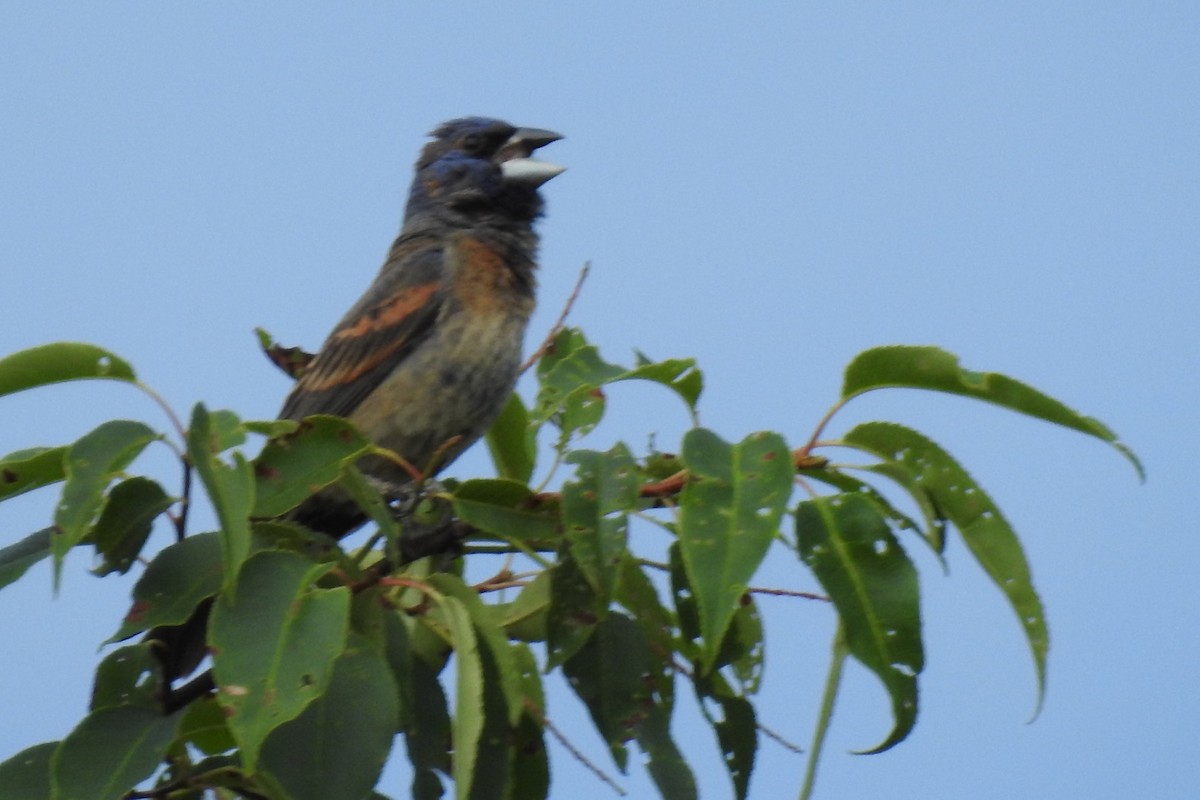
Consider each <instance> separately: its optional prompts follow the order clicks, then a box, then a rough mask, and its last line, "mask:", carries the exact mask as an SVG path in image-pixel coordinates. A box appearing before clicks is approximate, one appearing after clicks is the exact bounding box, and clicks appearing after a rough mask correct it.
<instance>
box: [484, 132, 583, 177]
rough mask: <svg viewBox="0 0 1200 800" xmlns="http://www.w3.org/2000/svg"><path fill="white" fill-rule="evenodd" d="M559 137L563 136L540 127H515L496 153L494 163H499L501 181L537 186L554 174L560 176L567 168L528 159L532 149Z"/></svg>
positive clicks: (554, 140) (555, 140)
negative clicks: (502, 177) (502, 178)
mask: <svg viewBox="0 0 1200 800" xmlns="http://www.w3.org/2000/svg"><path fill="white" fill-rule="evenodd" d="M561 138H563V137H562V134H558V133H555V132H554V131H548V130H545V129H543V128H517V130H516V131H515V132H514V133H513V135H512V136H510V137H508V141H507V142H505V143H504V144H503V146H501V148H500V150H499V151H498V152H497V153H496V160H497V161H498V162H500V172H501V174H503V175H504V179H505V180H506V181H512V182H513V183H523V184H526V185H527V186H534V187H537V186H541V185H542V184H543V183H545V182H546V181H548V180H550V179H551V178H553V177H554V176H555V175H561V174H562V173H563V172H564V171H565V170H566V167H560V166H559V165H558V164H551V163H550V162H548V161H541V160H539V159H536V158H530V156H531V155H533V151H534V150H537V149H538V148H539V147H544V146H546V145H548V144H550V143H551V142H557V141H558V140H559V139H561Z"/></svg>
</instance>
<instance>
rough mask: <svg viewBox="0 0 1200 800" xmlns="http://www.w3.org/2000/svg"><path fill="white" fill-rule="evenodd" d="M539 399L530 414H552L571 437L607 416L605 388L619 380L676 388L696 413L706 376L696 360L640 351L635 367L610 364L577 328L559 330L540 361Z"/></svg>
mask: <svg viewBox="0 0 1200 800" xmlns="http://www.w3.org/2000/svg"><path fill="white" fill-rule="evenodd" d="M538 379H539V382H540V384H541V386H540V388H539V390H538V400H537V404H536V405H535V406H534V408H533V410H532V412H531V419H532V421H533V422H534V423H536V424H541V423H543V422H546V421H548V420H551V419H553V420H554V421H555V424H556V425H557V426H558V427H559V428H560V429H561V430H562V431H563V434H564V435H566V436H570V435H572V434H574V433H575V432H579V433H581V434H586V433H587V432H588V431H590V430H591V429H592V428H594V427H595V426H596V425H597V424H598V423H599V422H600V419H601V418H602V417H603V416H604V407H605V398H604V391H603V387H604V386H606V385H608V384H611V383H617V382H620V381H631V380H647V381H652V382H654V383H658V384H661V385H663V386H666V387H667V388H669V389H671V390H672V391H673V392H675V394H677V395H678V396H679V397H680V399H682V400H683V401H684V402H685V403H686V404H687V407H688V411H689V412H691V413H693V415H694V413H695V407H696V400H697V398H698V397H699V396H700V390H701V388H702V387H703V379H702V377H701V375H700V371H699V370H698V369H696V364H695V362H694V361H692V360H691V359H667V360H666V361H661V362H652V361H650V360H649V359H647V358H646V357H645V356H643V355H641V354H639V357H638V365H637V366H636V367H634V368H633V369H629V368H627V367H622V366H619V365H617V364H611V363H609V362H607V361H605V360H604V359H603V358H601V357H600V351H599V350H598V349H597V348H596V346H595V345H593V344H589V343H588V341H587V339H585V338H584V336H583V333H581V332H580V331H579V330H578V329H575V328H565V329H563V330H562V331H560V332H559V334H558V336H557V337H556V338H555V340H554V343H553V345H552V346H551V347H550V349H549V350H548V351H547V353H546V355H545V356H544V357H543V358H542V360H541V361H540V362H539V363H538Z"/></svg>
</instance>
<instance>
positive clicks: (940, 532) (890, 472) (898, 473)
mask: <svg viewBox="0 0 1200 800" xmlns="http://www.w3.org/2000/svg"><path fill="white" fill-rule="evenodd" d="M867 469H868V470H870V471H871V472H875V473H877V474H879V475H883V476H885V477H888V478H891V479H892V480H894V481H895V482H896V483H898V484H900V486H901V487H903V488H904V489H905V490H907V491H908V493H909V494H910V495H911V496H912V498H913V500H914V501H915V502H916V504H917V507H918V508H919V509H920V510H921V514H922V515H923V517H924V519H925V527H924V528H922V527H921V526H920V525H918V524H917V522H916V520H914V519H913V518H912V517H910V516H908V515H907V514H905V513H904V512H902V511H900V510H899V509H897V508H896V507H895V506H894V505H892V503H891V501H889V500H888V499H887V498H886V497H885V496H884V495H883V494H882V493H881V492H880V491H879V490H878V489H876V488H875V487H874V486H872V485H871V484H869V483H865V482H864V481H860V480H859V479H858V478H855V477H854V476H853V475H847V474H846V473H844V472H840V471H838V470H834V469H826V468H820V469H804V470H800V473H799V474H801V475H803V476H804V477H806V478H812V479H814V480H818V481H821V482H822V483H825V484H828V485H829V486H833V487H834V488H836V489H840V490H842V491H843V492H853V493H857V494H860V495H862V496H863V497H865V498H867V499H868V500H870V501H871V502H872V503H874V504H875V505H876V507H877V508H878V509H879V513H881V514H883V516H885V517H887V518H888V519H889V520H890V521H891V524H892V528H893V529H894V530H911V531H916V532H917V533H918V534H920V536H921V538H922V539H924V540H925V541H926V542H927V543H928V544H929V546H930V547H931V548H932V549H933V551H934V553H936V554H937V556H938V558H939V559H941V556H942V551H943V550H944V549H945V547H946V524H945V520H944V519H942V516H941V513H940V512H939V511H938V510H937V508H936V507H934V505H933V500H932V498H931V497H930V496H929V493H928V492H927V491H925V490H924V489H922V488H921V487H920V486H918V485H917V484H916V483H915V481H914V480H913V476H912V475H911V474H910V473H909V472H908V470H907V469H906V468H905V467H904V466H903V465H902V464H898V463H896V462H894V461H888V462H884V463H882V464H875V465H872V466H870V467H867ZM942 561H943V566H944V565H945V562H944V559H942Z"/></svg>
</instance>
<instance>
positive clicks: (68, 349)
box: [0, 342, 137, 395]
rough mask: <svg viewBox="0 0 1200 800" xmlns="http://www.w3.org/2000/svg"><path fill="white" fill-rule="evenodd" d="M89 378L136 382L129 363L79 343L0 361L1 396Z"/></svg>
mask: <svg viewBox="0 0 1200 800" xmlns="http://www.w3.org/2000/svg"><path fill="white" fill-rule="evenodd" d="M88 378H102V379H107V380H114V381H126V382H129V383H133V382H135V381H136V380H137V377H136V376H135V375H134V374H133V367H131V366H129V363H128V362H127V361H125V360H124V359H122V358H119V357H118V356H116V355H114V354H112V353H110V352H109V351H107V350H104V349H102V348H99V347H96V346H95V345H90V344H82V343H80V342H55V343H53V344H44V345H41V346H39V347H31V348H30V349H28V350H22V351H20V352H18V353H13V354H12V355H10V356H6V357H4V358H0V395H6V394H12V393H13V392H20V391H23V390H25V389H32V388H34V387H37V386H46V385H48V384H51V383H62V382H63V381H76V380H85V379H88Z"/></svg>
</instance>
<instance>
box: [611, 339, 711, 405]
mask: <svg viewBox="0 0 1200 800" xmlns="http://www.w3.org/2000/svg"><path fill="white" fill-rule="evenodd" d="M620 380H643V381H653V382H654V383H661V384H662V385H663V386H666V387H667V388H668V389H671V390H672V391H673V392H675V394H677V395H679V397H680V398H681V399H682V400H683V402H685V403H687V407H688V410H689V411H693V412H694V411H695V410H696V402H697V401H698V400H699V399H700V392H702V391H703V390H704V376H703V375H702V374H701V373H700V370H699V369H697V368H696V360H695V359H692V358H668V359H667V360H666V361H657V362H656V361H651V360H650V359H649V358H647V357H646V356H644V355H642V354H641V353H638V366H637V367H635V368H634V369H632V370H630V371H629V372H628V373H626V374H625V375H624V376H622V377H621V378H620Z"/></svg>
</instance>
